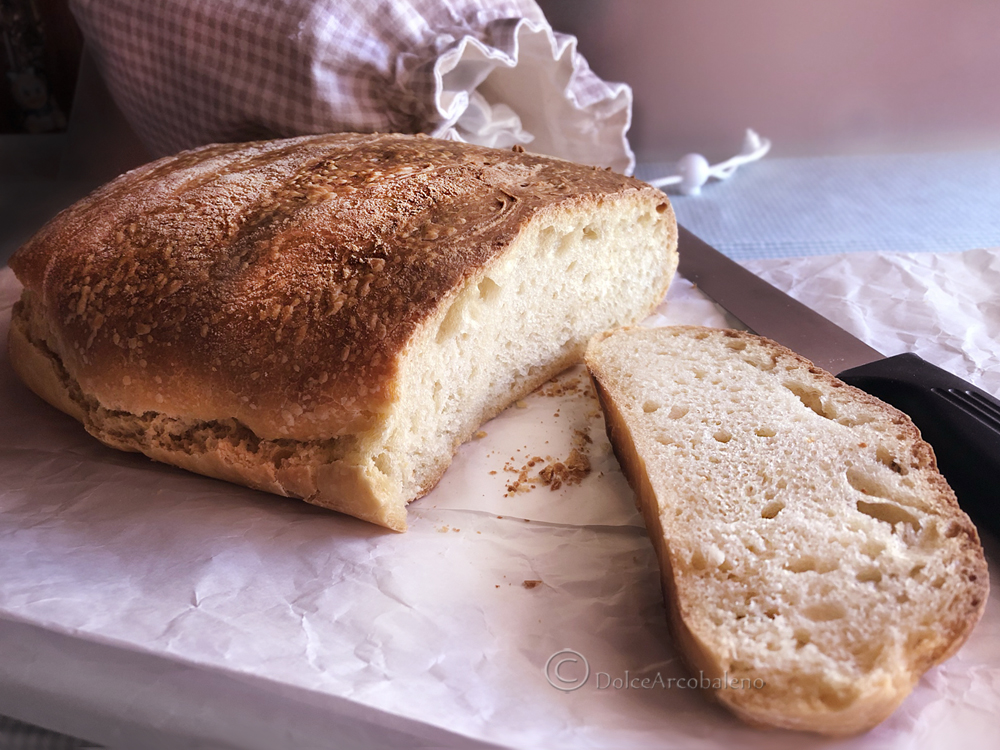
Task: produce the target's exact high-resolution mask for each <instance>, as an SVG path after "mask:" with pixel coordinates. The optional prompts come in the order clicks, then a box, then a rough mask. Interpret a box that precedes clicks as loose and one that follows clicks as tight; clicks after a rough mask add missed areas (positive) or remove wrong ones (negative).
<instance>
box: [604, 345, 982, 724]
mask: <svg viewBox="0 0 1000 750" xmlns="http://www.w3.org/2000/svg"><path fill="white" fill-rule="evenodd" d="M587 364H588V366H589V368H590V370H591V373H592V375H593V377H594V378H595V380H596V382H597V384H598V393H599V396H600V397H601V400H602V404H603V406H604V409H605V413H606V417H607V421H608V430H609V435H610V436H611V439H612V444H613V445H614V448H615V451H616V454H617V455H618V456H619V458H620V460H621V462H622V464H623V468H624V470H625V473H626V475H627V476H628V478H629V481H630V483H631V484H632V486H633V488H634V489H636V492H637V494H638V496H639V501H640V504H641V506H642V509H643V512H644V515H645V518H646V523H647V527H648V529H649V532H650V535H651V538H652V539H653V542H654V545H655V546H656V547H657V552H658V555H659V557H660V563H661V568H662V571H663V586H664V592H665V595H666V598H667V600H668V604H669V609H670V611H671V624H672V629H673V631H674V634H675V636H676V639H677V641H678V645H679V647H680V648H681V650H682V652H683V653H684V655H685V657H686V659H687V660H688V662H689V663H690V665H691V666H692V667H693V668H695V669H702V670H704V671H705V673H706V674H712V675H718V676H722V675H723V674H728V675H729V676H730V677H731V678H734V679H737V680H740V679H748V680H751V681H753V680H757V679H760V680H763V681H764V683H765V687H763V688H762V689H759V690H758V689H746V690H719V691H717V692H716V697H717V698H718V699H719V700H720V701H722V702H723V703H724V704H726V705H727V706H728V707H730V708H731V709H733V710H734V711H735V712H736V713H737V714H739V715H740V716H742V717H743V718H745V719H746V720H748V721H750V722H751V723H755V724H765V725H772V726H783V727H788V728H793V729H804V730H812V731H818V732H822V733H825V734H833V735H844V734H852V733H856V732H859V731H863V730H865V729H868V728H870V727H871V726H874V725H875V724H877V723H878V722H879V721H881V720H882V719H884V718H885V717H886V716H888V715H889V713H891V712H892V710H893V709H894V708H895V707H896V706H897V705H898V704H899V703H900V702H901V701H902V700H903V698H905V696H906V695H907V694H908V693H909V692H910V690H911V689H912V687H913V686H914V685H915V683H916V682H917V680H918V679H919V677H920V675H921V674H922V673H923V672H924V671H926V670H927V669H929V668H930V667H932V666H933V665H935V664H938V663H940V662H941V661H943V660H944V659H946V658H948V657H949V656H950V655H952V654H953V653H954V652H955V651H956V650H957V649H958V648H959V646H960V645H961V644H962V642H963V641H964V640H965V639H966V637H967V636H968V634H969V633H970V632H971V630H972V628H973V626H974V625H975V623H976V622H977V621H978V619H979V617H980V616H981V614H982V611H983V607H984V604H985V601H986V598H987V595H988V586H989V583H988V575H987V569H986V562H985V559H984V557H983V552H982V548H981V546H980V543H979V538H978V535H977V533H976V529H975V527H974V526H973V525H972V523H971V522H970V520H969V518H968V517H967V516H966V515H965V513H963V512H962V511H961V510H960V509H959V507H958V504H957V502H956V499H955V496H954V493H953V492H952V491H951V489H950V488H949V486H948V485H947V483H946V482H945V480H944V478H943V477H942V476H941V475H940V474H939V473H938V471H937V468H936V465H935V460H934V455H933V452H932V450H931V448H930V446H929V445H928V444H927V443H925V442H924V441H923V440H921V439H920V436H919V432H918V431H917V429H916V428H915V427H914V426H913V424H912V422H911V421H910V420H909V418H908V417H906V416H905V415H904V414H902V413H901V412H899V411H897V410H896V409H894V408H892V407H890V406H888V405H886V404H884V403H882V402H881V401H878V400H877V399H875V398H873V397H871V396H869V395H868V394H866V393H863V392H862V391H859V390H857V389H854V388H852V387H850V386H847V385H845V384H843V383H842V382H840V381H839V380H837V379H836V378H834V377H833V376H832V375H830V374H829V373H826V372H824V371H822V370H820V369H818V368H816V367H814V366H813V365H812V364H811V363H810V362H808V361H807V360H805V359H803V358H801V357H799V356H798V355H795V354H793V353H792V352H790V351H789V350H787V349H785V348H784V347H781V346H779V345H777V344H775V343H773V342H770V341H767V340H766V339H762V338H759V337H757V336H753V335H751V334H747V333H741V332H735V331H721V330H713V329H705V328H694V327H675V328H664V329H637V328H633V329H627V330H624V331H621V332H617V333H614V334H611V335H606V336H598V337H596V338H595V340H594V341H593V342H592V343H591V345H590V347H589V349H588V352H587ZM747 684H749V683H747Z"/></svg>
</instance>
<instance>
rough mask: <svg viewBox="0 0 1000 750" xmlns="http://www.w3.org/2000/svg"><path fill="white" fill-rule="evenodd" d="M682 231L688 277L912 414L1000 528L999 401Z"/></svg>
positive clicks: (738, 314)
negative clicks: (884, 349)
mask: <svg viewBox="0 0 1000 750" xmlns="http://www.w3.org/2000/svg"><path fill="white" fill-rule="evenodd" d="M678 231H679V238H678V252H679V255H680V265H679V266H678V269H677V270H678V272H679V273H680V274H681V275H682V276H683V277H684V278H686V279H687V280H688V281H690V282H691V283H693V284H694V285H695V286H697V287H698V288H699V289H700V290H701V291H702V292H704V293H705V294H706V295H708V296H709V297H711V298H712V299H713V300H714V301H715V302H716V303H718V304H719V305H720V306H721V307H723V308H725V309H726V310H727V311H728V312H729V313H730V314H731V315H732V316H733V317H735V318H736V319H737V320H739V322H740V323H742V324H743V325H744V326H746V327H747V328H748V329H749V330H751V331H753V332H754V333H757V334H759V335H761V336H765V337H767V338H769V339H772V340H774V341H777V342H778V343H779V344H782V345H783V346H787V347H788V348H789V349H791V350H792V351H794V352H797V353H798V354H801V355H802V356H804V357H806V358H807V359H809V360H811V361H812V362H813V363H814V364H815V365H817V366H818V367H821V368H823V369H824V370H827V371H828V372H832V373H834V374H836V375H837V377H838V378H840V379H841V380H843V381H844V382H845V383H848V384H849V385H853V386H855V387H857V388H860V389H861V390H863V391H867V392H868V393H870V394H872V395H873V396H876V397H877V398H880V399H882V400H883V401H885V402H887V403H890V404H892V405H893V406H895V407H896V408H897V409H899V410H900V411H902V412H904V413H906V414H907V415H909V417H910V418H911V419H912V420H913V423H914V424H915V425H916V426H917V428H918V429H919V430H920V432H921V434H922V435H923V438H924V440H926V441H927V442H928V443H930V445H931V447H932V448H933V449H934V453H935V455H936V457H937V463H938V468H939V469H940V471H941V473H942V474H943V475H944V477H945V479H947V480H948V483H949V484H950V485H951V487H952V489H953V490H955V494H956V495H957V496H958V500H959V504H960V505H961V506H962V508H963V509H964V510H965V511H966V512H967V513H968V514H969V515H970V516H973V518H974V519H975V521H976V522H977V523H978V524H979V525H980V526H981V527H985V528H988V529H989V530H990V531H991V532H993V533H994V534H1000V497H998V494H1000V492H998V490H997V487H998V486H1000V401H998V400H997V399H996V398H994V397H993V396H992V395H991V394H989V393H987V392H986V391H983V390H982V389H980V388H977V387H976V386H974V385H972V384H971V383H968V382H966V381H965V380H962V379H961V378H959V377H957V376H956V375H953V374H951V373H950V372H947V371H946V370H943V369H941V368H940V367H937V366H936V365H933V364H931V363H930V362H927V361H926V360H924V359H921V358H920V357H919V356H917V355H916V354H912V353H906V354H898V355H895V356H891V357H886V356H884V355H883V354H882V353H881V352H879V351H877V350H876V349H873V348H872V347H870V346H868V345H867V344H865V343H864V342H863V341H861V340H859V339H858V338H856V337H855V336H853V335H851V334H850V333H848V332H847V331H845V330H844V329H843V328H841V327H840V326H838V325H836V324H835V323H833V322H832V321H830V320H828V319H827V318H825V317H823V316H822V315H820V314H819V313H817V312H815V311H814V310H812V309H811V308H809V307H807V306H806V305H804V304H802V303H801V302H799V301H798V300H795V299H793V298H792V297H790V296H788V295H787V294H785V293H784V292H782V291H781V290H780V289H777V288H776V287H773V286H771V285H770V284H769V283H767V282H766V281H764V280H763V279H761V278H760V277H759V276H757V275H755V274H753V273H751V272H750V271H748V270H747V269H745V268H743V266H741V265H740V264H739V263H736V262H735V261H733V260H731V259H730V258H728V257H727V256H725V255H723V254H722V253H720V252H719V251H718V250H716V249H715V248H713V247H712V246H711V245H709V244H708V243H706V242H705V241H704V240H702V239H701V238H700V237H698V236H697V235H695V234H693V233H692V232H690V231H689V230H687V229H685V228H684V227H678Z"/></svg>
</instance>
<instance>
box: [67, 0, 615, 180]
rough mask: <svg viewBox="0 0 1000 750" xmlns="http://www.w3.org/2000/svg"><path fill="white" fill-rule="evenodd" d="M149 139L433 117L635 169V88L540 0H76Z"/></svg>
mask: <svg viewBox="0 0 1000 750" xmlns="http://www.w3.org/2000/svg"><path fill="white" fill-rule="evenodd" d="M71 7H72V10H73V13H74V14H75V16H76V18H77V21H78V22H79V24H80V27H81V28H82V29H83V33H84V36H85V38H86V41H87V45H88V48H89V49H90V51H91V53H92V54H93V55H94V57H95V59H96V60H97V63H98V65H99V66H100V69H101V71H102V73H103V75H104V78H105V81H106V82H107V84H108V87H109V88H110V90H111V92H112V95H113V96H114V98H115V101H116V102H117V103H118V105H119V106H120V107H121V109H122V111H123V112H124V113H125V115H126V117H127V118H128V119H129V121H130V123H131V124H132V126H133V128H134V129H135V130H136V132H137V133H138V134H139V136H140V137H141V138H142V139H143V141H144V142H145V143H146V145H147V146H148V147H149V148H150V150H151V151H152V152H153V153H156V154H169V153H174V152H176V151H179V150H181V149H185V148H191V147H193V146H197V145H201V144H205V143H213V142H223V141H246V140H253V139H258V138H278V137H285V136H291V135H299V134H304V133H324V132H334V131H357V132H374V131H379V132H387V131H397V132H409V133H416V132H421V133H427V134H429V135H433V136H436V137H443V138H453V139H458V140H464V141H469V142H472V143H478V144H481V145H488V146H495V147H500V148H503V147H509V146H511V145H513V144H515V143H520V144H522V145H523V146H524V147H525V148H526V149H527V150H529V151H535V152H537V153H545V154H550V155H553V156H559V157H562V158H565V159H571V160H573V161H579V162H583V163H587V164H594V165H599V166H610V167H612V168H613V169H616V170H618V171H622V172H631V170H632V167H633V166H634V158H633V155H632V151H631V150H630V148H629V145H628V140H627V137H626V132H627V130H628V126H629V124H630V120H631V110H632V92H631V90H630V89H629V87H628V86H626V85H625V84H620V83H619V84H608V83H605V82H604V81H602V80H601V79H600V78H598V77H597V76H596V75H595V74H594V73H593V72H592V71H591V70H590V68H589V67H588V65H587V62H586V60H584V58H583V57H582V56H581V55H580V54H579V53H578V52H577V51H576V39H575V38H573V37H571V36H567V35H564V34H558V33H555V32H553V31H552V28H551V27H550V26H549V25H548V22H547V21H546V20H545V16H544V15H543V13H542V11H541V10H540V9H539V7H538V6H537V5H536V4H535V2H534V0H213V1H210V2H206V1H205V0H71Z"/></svg>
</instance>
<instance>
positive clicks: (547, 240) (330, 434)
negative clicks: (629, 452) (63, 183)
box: [9, 134, 677, 530]
mask: <svg viewBox="0 0 1000 750" xmlns="http://www.w3.org/2000/svg"><path fill="white" fill-rule="evenodd" d="M676 263H677V255H676V224H675V222H674V218H673V212H672V211H671V208H670V205H669V203H668V201H667V199H666V197H665V196H664V195H663V194H662V193H661V192H659V191H658V190H655V189H653V188H651V187H649V186H648V185H646V184H644V183H641V182H639V181H637V180H634V179H631V178H627V177H623V176H621V175H618V174H615V173H613V172H610V171H606V170H599V169H595V168H592V167H585V166H581V165H577V164H572V163H569V162H565V161H561V160H558V159H550V158H544V157H540V156H533V155H529V154H526V153H523V152H522V150H521V149H519V148H517V147H515V150H513V151H498V150H493V149H486V148H480V147H475V146H470V145H466V144H462V143H455V142H450V141H441V140H435V139H431V138H423V137H412V136H400V135H359V134H339V135H325V136H309V137H302V138H294V139H289V140H283V141H270V142H260V143H250V144H236V145H215V146H209V147H205V148H200V149H197V150H194V151H189V152H185V153H182V154H179V155H177V156H174V157H170V158H166V159H161V160H160V161H157V162H154V163H152V164H149V165H147V166H144V167H142V168H140V169H137V170H135V171H132V172H129V173H128V174H125V175H123V176H121V177H119V178H118V179H116V180H115V181H113V182H112V183H110V184H108V185H107V186H105V187H103V188H101V189H99V190H98V191H96V192H95V193H94V194H92V195H91V196H89V197H88V198H86V199H85V200H83V201H81V202H80V203H78V204H76V205H75V206H72V207H71V208H69V209H67V210H66V211H64V212H63V213H62V214H60V215H59V216H57V217H56V218H55V219H54V220H52V221H51V222H50V223H49V224H48V225H47V226H46V227H44V228H43V229H42V230H41V231H40V232H39V233H38V234H37V235H36V236H35V237H34V238H33V239H32V240H30V241H29V242H28V243H27V244H26V245H25V246H24V247H22V248H21V249H20V250H19V251H18V252H17V253H16V254H15V256H14V257H13V258H12V259H11V261H10V265H11V267H12V268H13V269H14V272H15V273H16V275H17V277H18V278H19V279H20V281H21V283H22V284H23V285H24V294H23V297H22V299H21V301H20V302H19V303H18V305H17V307H16V309H15V311H14V317H13V324H12V326H11V333H10V338H9V346H10V353H11V360H12V362H13V363H14V366H15V368H16V369H17V371H18V373H19V374H20V376H21V377H22V378H23V379H24V381H25V382H26V383H27V384H28V385H29V386H30V387H31V388H32V389H33V390H34V391H35V392H36V393H37V394H39V395H40V396H41V397H42V398H44V399H46V400H47V401H49V402H50V403H51V404H53V405H55V406H57V407H59V408H60V409H62V410H63V411H65V412H67V413H68V414H71V415H73V416H74V417H76V418H77V419H79V420H80V421H81V422H82V423H83V424H84V426H85V427H86V429H87V430H88V431H89V432H90V433H91V434H92V435H94V436H95V437H97V438H98V439H100V440H101V441H103V442H104V443H106V444H107V445H110V446H113V447H115V448H120V449H122V450H128V451H140V452H142V453H145V454H146V455H147V456H149V457H151V458H153V459H156V460H158V461H163V462H166V463H169V464H174V465H176V466H180V467H184V468H186V469H190V470H192V471H196V472H200V473H202V474H207V475H209V476H213V477H218V478H221V479H226V480H229V481H232V482H238V483H241V484H245V485H248V486H251V487H255V488H259V489H263V490H267V491H270V492H274V493H278V494H281V495H289V496H296V497H301V498H304V499H305V500H307V501H308V502H311V503H315V504H317V505H321V506H325V507H328V508H332V509H335V510H339V511H343V512H345V513H349V514H352V515H354V516H357V517H359V518H363V519H366V520H368V521H372V522H374V523H377V524H381V525H383V526H386V527H389V528H392V529H398V530H402V529H404V528H405V527H406V505H407V503H408V502H409V501H411V500H413V499H414V498H416V497H418V496H420V495H422V494H424V493H426V492H427V491H428V490H429V489H430V488H431V487H433V486H434V484H435V483H436V482H437V481H438V479H439V478H440V476H441V474H442V473H443V472H444V471H445V469H446V467H447V466H448V464H449V462H450V460H451V457H452V454H453V452H454V451H455V449H456V448H457V446H458V445H459V444H461V443H462V442H463V441H465V440H467V439H469V438H470V437H471V436H472V435H473V434H474V432H475V431H476V430H477V428H478V427H479V425H480V424H481V423H482V422H483V421H485V420H487V419H489V418H491V417H492V416H494V415H495V414H497V413H498V412H500V411H501V410H502V409H504V408H505V407H506V406H507V405H508V404H509V403H511V402H512V401H513V400H515V399H517V398H520V397H522V396H523V395H525V394H526V393H528V392H530V391H531V390H533V389H534V388H536V387H537V386H538V385H540V384H541V383H543V382H544V381H545V380H546V379H548V378H551V377H552V376H553V375H554V374H556V373H557V372H559V371H560V370H562V369H563V368H565V367H567V366H568V365H570V364H572V363H574V362H577V361H579V360H580V358H581V357H582V354H583V350H584V348H585V346H586V342H587V340H588V339H589V338H590V336H592V335H593V334H595V333H597V332H598V331H601V330H605V329H607V328H609V327H611V326H615V325H620V324H627V323H631V322H634V321H636V320H638V319H640V318H642V317H643V316H644V315H646V314H647V312H648V311H649V310H650V309H651V308H652V307H653V306H654V305H655V304H656V303H657V302H658V301H659V300H660V299H661V298H662V297H663V295H664V293H665V292H666V289H667V286H668V284H669V283H670V280H671V278H672V276H673V273H674V269H675V268H676Z"/></svg>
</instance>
